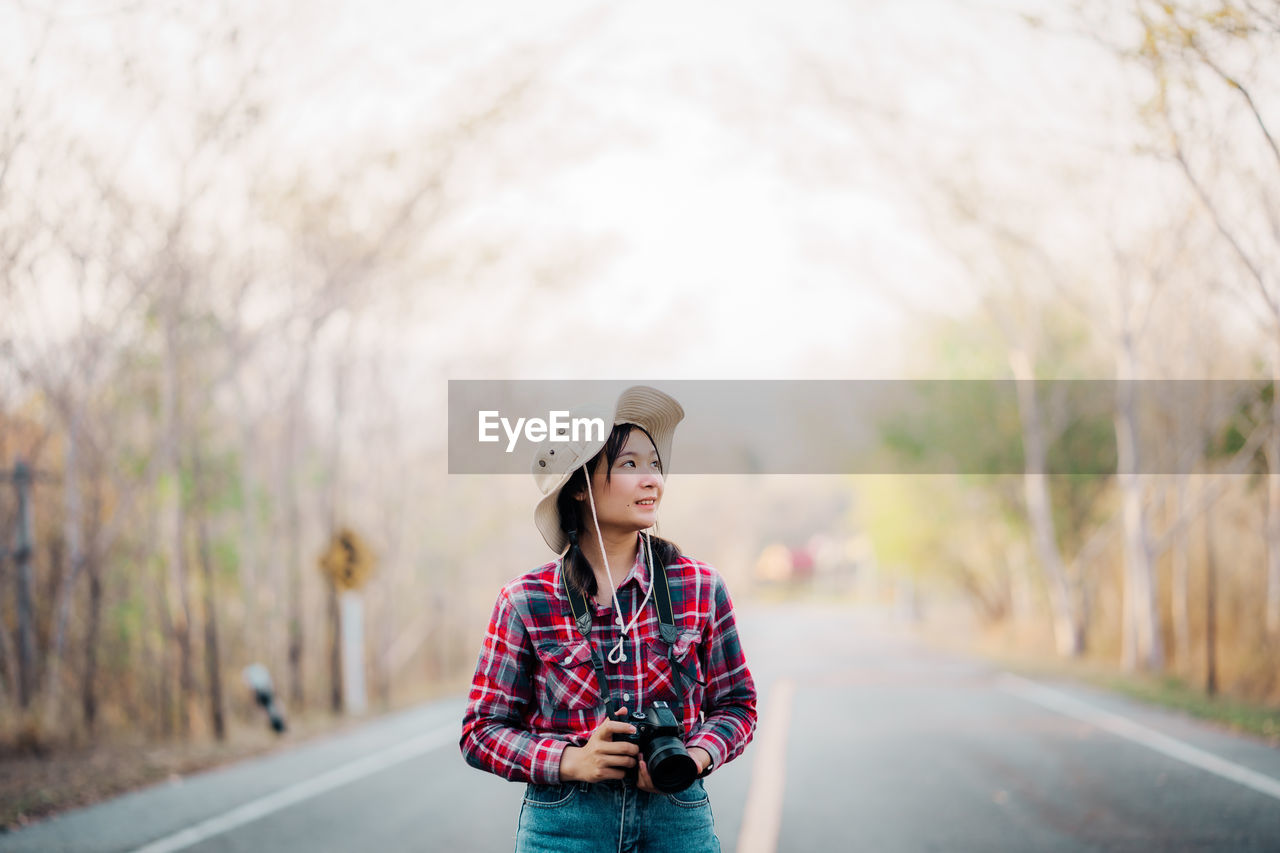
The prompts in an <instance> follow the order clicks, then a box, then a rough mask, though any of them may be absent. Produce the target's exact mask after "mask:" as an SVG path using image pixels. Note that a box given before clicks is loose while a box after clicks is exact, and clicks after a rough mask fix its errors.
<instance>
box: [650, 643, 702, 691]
mask: <svg viewBox="0 0 1280 853" xmlns="http://www.w3.org/2000/svg"><path fill="white" fill-rule="evenodd" d="M697 641H698V633H697V632H696V631H692V632H685V633H683V634H681V635H680V636H679V638H678V639H677V640H676V642H675V644H674V645H671V646H668V645H667V644H666V643H664V642H662V641H661V640H651V641H650V642H649V643H648V646H649V655H648V657H649V660H648V663H647V667H648V675H647V677H646V679H645V692H646V693H647V694H648V695H649V697H650V698H653V699H665V700H666V701H668V702H672V703H679V704H680V705H683V704H686V703H687V704H691V705H693V706H694V707H695V708H696V707H698V706H699V705H701V704H702V687H701V686H700V684H699V682H702V681H704V680H705V678H704V676H703V672H702V663H701V662H700V661H699V660H698V646H697ZM673 659H674V660H675V662H676V664H677V666H673V665H672V660H673ZM679 670H683V672H680V671H679ZM690 675H692V676H693V678H692V679H691V678H689V676H690ZM676 707H679V705H677V706H676Z"/></svg>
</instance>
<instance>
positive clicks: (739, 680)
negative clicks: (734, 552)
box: [685, 572, 756, 770]
mask: <svg viewBox="0 0 1280 853" xmlns="http://www.w3.org/2000/svg"><path fill="white" fill-rule="evenodd" d="M715 578H716V583H715V593H714V595H715V599H714V604H713V610H712V614H711V622H710V626H709V629H708V630H709V635H708V637H707V639H706V642H705V643H704V644H703V646H702V648H701V650H700V654H701V655H702V661H701V663H702V667H703V672H704V673H705V679H706V682H707V686H706V691H705V693H704V694H703V701H702V711H703V720H702V722H701V723H699V724H698V725H697V726H695V727H694V728H693V730H692V731H691V732H690V734H689V737H688V738H687V739H686V741H685V745H686V746H697V747H701V748H702V749H705V750H706V751H707V752H708V753H709V754H710V755H711V759H712V769H713V770H714V769H718V768H719V767H721V766H722V765H724V764H725V763H726V762H728V761H732V760H733V759H734V758H737V757H738V756H739V755H741V754H742V751H743V750H744V749H745V748H746V746H747V744H748V743H750V742H751V738H752V736H753V735H754V734H755V728H756V686H755V680H754V679H753V678H752V677H751V671H750V670H749V669H748V668H747V660H746V656H745V655H744V654H743V651H742V645H741V643H740V642H739V641H738V626H737V621H736V618H735V616H734V611H733V602H732V601H731V600H730V598H729V590H728V587H726V586H725V583H724V579H723V578H721V577H720V575H719V573H718V572H717V573H716V575H715Z"/></svg>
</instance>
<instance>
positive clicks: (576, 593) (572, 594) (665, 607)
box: [560, 548, 707, 716]
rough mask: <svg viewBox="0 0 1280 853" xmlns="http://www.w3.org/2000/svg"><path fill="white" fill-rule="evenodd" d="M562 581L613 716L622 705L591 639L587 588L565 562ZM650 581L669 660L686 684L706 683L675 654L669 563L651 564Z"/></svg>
mask: <svg viewBox="0 0 1280 853" xmlns="http://www.w3.org/2000/svg"><path fill="white" fill-rule="evenodd" d="M573 550H574V549H572V548H571V549H570V550H569V554H572V553H573ZM569 554H566V555H565V560H566V561H567V560H568V559H569V558H570V557H569ZM560 582H561V583H563V584H564V591H565V595H566V596H567V597H568V599H569V609H570V610H571V611H572V612H573V621H574V622H575V623H576V624H577V627H578V633H579V634H581V635H582V638H583V639H584V640H586V641H587V648H588V649H589V650H590V651H591V668H592V669H594V670H595V672H596V681H597V682H598V683H599V685H600V695H601V697H603V698H604V700H605V708H606V709H607V711H608V713H609V715H610V716H612V715H613V714H614V713H615V712H616V711H617V710H618V708H620V707H621V705H619V704H618V703H617V702H616V701H615V700H614V698H613V694H612V693H611V692H610V691H609V677H608V675H607V674H606V672H605V669H604V661H603V660H601V659H600V652H599V651H598V650H597V649H596V646H595V643H593V642H591V605H590V604H588V603H587V597H586V595H585V594H584V593H583V591H582V590H580V589H578V588H577V587H575V586H574V585H573V584H571V583H569V580H568V578H567V577H565V572H564V564H563V563H561V566H560ZM649 583H651V584H653V585H654V586H653V604H654V606H655V607H657V608H658V633H659V634H660V635H661V637H662V641H663V642H664V643H666V645H667V660H668V661H669V662H670V663H671V668H672V669H673V670H675V671H676V672H677V673H679V674H680V676H681V678H682V679H685V680H686V686H687V682H689V681H692V682H694V683H696V684H698V685H699V686H701V687H706V686H707V685H706V682H704V681H702V680H701V679H699V678H698V675H697V673H696V672H695V671H693V670H692V669H691V668H690V667H688V666H686V665H685V664H683V663H681V662H680V661H678V660H676V658H675V653H674V651H673V647H674V646H675V643H676V639H677V638H678V637H679V634H678V633H677V632H676V623H675V614H674V611H673V608H672V606H671V588H670V586H669V585H668V584H667V568H666V566H664V565H662V564H661V563H659V564H658V565H652V566H650V567H649ZM632 710H635V709H634V708H633V709H632Z"/></svg>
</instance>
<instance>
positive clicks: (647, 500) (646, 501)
mask: <svg viewBox="0 0 1280 853" xmlns="http://www.w3.org/2000/svg"><path fill="white" fill-rule="evenodd" d="M654 503H655V501H654V499H653V498H645V499H644V500H639V501H636V506H653V505H654Z"/></svg>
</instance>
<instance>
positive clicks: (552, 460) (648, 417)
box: [533, 385, 684, 554]
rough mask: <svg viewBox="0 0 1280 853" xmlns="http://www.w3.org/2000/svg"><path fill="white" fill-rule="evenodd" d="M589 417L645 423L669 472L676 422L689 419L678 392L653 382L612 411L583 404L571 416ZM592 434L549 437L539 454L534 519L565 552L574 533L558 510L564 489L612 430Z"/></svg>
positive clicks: (553, 547) (549, 542)
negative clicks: (582, 438)
mask: <svg viewBox="0 0 1280 853" xmlns="http://www.w3.org/2000/svg"><path fill="white" fill-rule="evenodd" d="M584 417H585V418H599V419H600V420H602V421H604V422H605V423H607V424H612V425H614V426H616V425H617V424H636V425H637V426H641V427H644V429H645V431H646V432H648V433H649V435H650V436H652V437H653V443H654V446H656V447H657V449H658V458H659V459H660V460H661V461H662V472H663V474H664V475H665V474H667V473H668V472H669V471H670V470H671V468H670V465H671V438H672V436H673V435H674V434H675V431H676V424H678V423H680V421H681V420H683V419H684V409H683V408H681V406H680V404H679V403H677V402H676V400H675V398H674V397H672V396H670V395H669V394H664V393H662V392H661V391H659V390H658V389H657V388H650V387H649V386H648V385H633V386H631V387H630V388H628V389H627V390H625V391H623V392H622V394H621V395H619V396H618V401H617V402H616V403H615V404H614V406H613V411H612V413H610V412H609V411H608V409H607V408H606V407H604V406H580V407H578V408H575V409H574V410H573V411H572V412H571V413H570V418H584ZM591 439H592V440H589V441H576V442H566V441H556V442H544V443H543V444H541V445H540V446H539V447H538V451H537V453H535V454H534V457H533V480H534V482H535V483H536V484H537V486H538V490H539V491H540V492H542V495H543V498H542V500H540V501H538V506H537V508H536V509H534V511H533V523H534V524H535V525H537V527H538V530H539V532H541V533H542V538H543V539H545V540H546V542H547V545H548V546H550V548H551V550H552V551H555V552H556V553H557V554H562V553H564V550H565V549H566V548H567V547H568V546H569V538H568V537H567V536H565V534H564V531H563V530H561V529H560V513H559V511H558V510H557V509H556V501H557V500H558V499H559V497H560V491H561V489H563V488H564V487H565V485H566V484H567V483H568V482H569V478H570V477H571V476H573V472H574V471H576V470H578V469H579V468H581V467H582V466H583V465H585V464H587V462H589V461H590V460H591V458H592V457H593V456H595V455H596V454H597V453H599V452H600V451H601V449H603V448H604V445H605V442H606V441H608V439H609V435H608V432H606V433H605V436H604V438H603V439H599V440H597V439H596V438H595V436H591Z"/></svg>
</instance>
